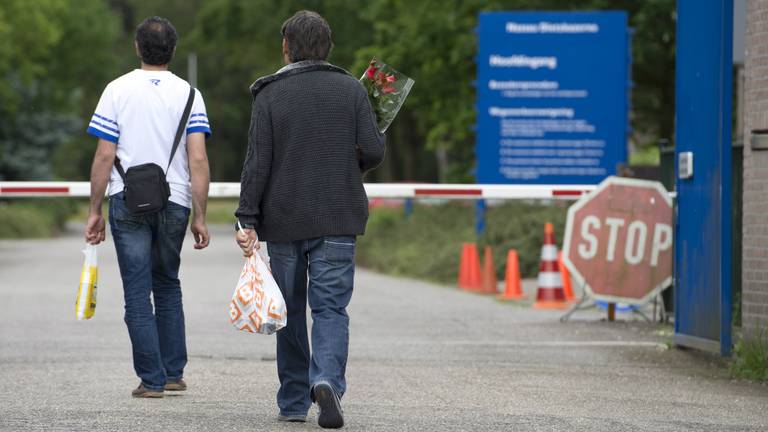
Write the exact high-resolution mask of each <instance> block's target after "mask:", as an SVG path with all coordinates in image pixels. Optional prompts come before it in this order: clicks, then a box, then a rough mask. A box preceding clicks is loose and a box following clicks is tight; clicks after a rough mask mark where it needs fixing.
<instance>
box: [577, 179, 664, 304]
mask: <svg viewBox="0 0 768 432" xmlns="http://www.w3.org/2000/svg"><path fill="white" fill-rule="evenodd" d="M672 238H673V230H672V200H671V199H670V198H669V195H668V194H667V191H666V190H665V189H664V187H663V186H662V185H661V183H659V182H653V181H646V180H635V179H628V178H621V177H610V178H608V179H606V180H605V181H603V182H602V183H601V184H600V185H599V186H598V187H597V189H596V190H595V191H593V192H592V193H590V194H589V195H587V196H585V197H583V198H582V199H580V200H579V201H578V202H576V203H575V204H573V205H572V206H571V207H570V208H569V209H568V219H567V222H566V229H565V242H564V245H563V261H564V262H565V265H566V266H567V267H568V270H570V271H571V274H572V275H573V277H574V279H575V280H576V281H577V283H579V284H581V286H582V287H584V290H585V293H586V294H588V295H589V296H590V297H591V298H592V299H595V300H603V301H607V302H610V303H619V302H621V303H628V304H632V305H640V304H644V303H646V302H648V301H649V300H650V299H652V298H654V297H655V296H656V295H658V294H659V293H660V292H661V291H662V290H663V289H664V288H666V287H668V286H669V285H670V284H671V283H672V256H673V248H672Z"/></svg>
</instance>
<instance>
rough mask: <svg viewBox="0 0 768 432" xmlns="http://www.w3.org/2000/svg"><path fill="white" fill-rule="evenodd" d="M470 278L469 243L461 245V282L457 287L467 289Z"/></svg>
mask: <svg viewBox="0 0 768 432" xmlns="http://www.w3.org/2000/svg"><path fill="white" fill-rule="evenodd" d="M468 278H469V243H462V245H461V258H460V259H459V280H458V281H457V285H458V286H459V288H466V287H467V280H469V279H468Z"/></svg>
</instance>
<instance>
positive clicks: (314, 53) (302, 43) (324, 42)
mask: <svg viewBox="0 0 768 432" xmlns="http://www.w3.org/2000/svg"><path fill="white" fill-rule="evenodd" d="M280 33H282V35H283V37H284V38H285V40H287V41H288V60H290V61H291V63H295V62H298V61H302V60H325V59H327V58H328V54H330V53H331V48H333V42H332V41H331V26H329V25H328V22H326V21H325V20H324V19H323V17H321V16H320V14H318V13H317V12H311V11H306V10H303V11H298V12H296V13H295V14H294V15H293V16H292V17H290V18H288V19H287V20H286V21H285V22H284V23H283V27H282V28H281V29H280Z"/></svg>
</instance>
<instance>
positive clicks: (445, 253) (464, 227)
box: [357, 202, 567, 283]
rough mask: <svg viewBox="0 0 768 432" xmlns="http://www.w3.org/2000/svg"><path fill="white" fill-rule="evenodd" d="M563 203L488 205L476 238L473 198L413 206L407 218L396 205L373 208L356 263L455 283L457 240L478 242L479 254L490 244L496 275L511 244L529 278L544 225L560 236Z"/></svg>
mask: <svg viewBox="0 0 768 432" xmlns="http://www.w3.org/2000/svg"><path fill="white" fill-rule="evenodd" d="M564 204H565V203H559V202H556V203H554V204H552V205H543V204H537V203H524V202H515V203H508V204H504V205H500V206H490V207H488V212H487V218H486V221H487V222H486V230H485V233H484V234H483V235H482V236H481V237H480V238H478V237H477V236H476V234H475V206H474V203H472V202H452V203H447V204H440V205H416V206H415V209H414V212H413V214H412V215H411V216H410V218H407V217H406V216H405V212H404V211H403V209H399V208H376V209H372V210H371V217H370V219H369V221H368V227H367V230H366V235H365V236H363V237H361V238H360V239H359V242H358V253H357V255H358V262H359V263H360V264H361V265H362V266H364V267H368V268H371V269H374V270H377V271H381V272H385V273H389V274H394V275H404V276H411V277H416V278H421V279H427V280H432V281H437V282H442V283H454V282H455V281H456V278H457V276H458V266H459V255H460V253H461V244H462V243H464V242H477V243H478V247H480V248H481V253H482V247H484V246H485V245H488V246H491V248H492V250H493V254H494V263H495V264H496V271H497V276H498V277H499V278H500V279H501V278H503V275H504V266H505V264H506V255H507V251H508V250H509V249H510V248H514V249H517V251H518V255H519V256H520V271H521V273H522V274H523V276H525V277H533V276H535V275H536V274H537V273H538V267H539V256H540V253H541V245H542V241H543V237H544V223H545V222H547V221H549V222H552V223H553V225H554V227H555V233H556V236H562V232H563V227H564V226H565V215H566V212H567V207H566V206H565V205H564ZM558 240H560V239H559V238H558Z"/></svg>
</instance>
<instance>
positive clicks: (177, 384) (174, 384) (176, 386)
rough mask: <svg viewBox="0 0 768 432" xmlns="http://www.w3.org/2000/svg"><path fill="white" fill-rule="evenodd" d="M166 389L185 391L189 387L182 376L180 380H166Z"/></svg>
mask: <svg viewBox="0 0 768 432" xmlns="http://www.w3.org/2000/svg"><path fill="white" fill-rule="evenodd" d="M165 389H166V390H168V391H184V390H186V389H187V383H185V382H184V380H183V379H181V378H179V380H178V381H166V383H165Z"/></svg>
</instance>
